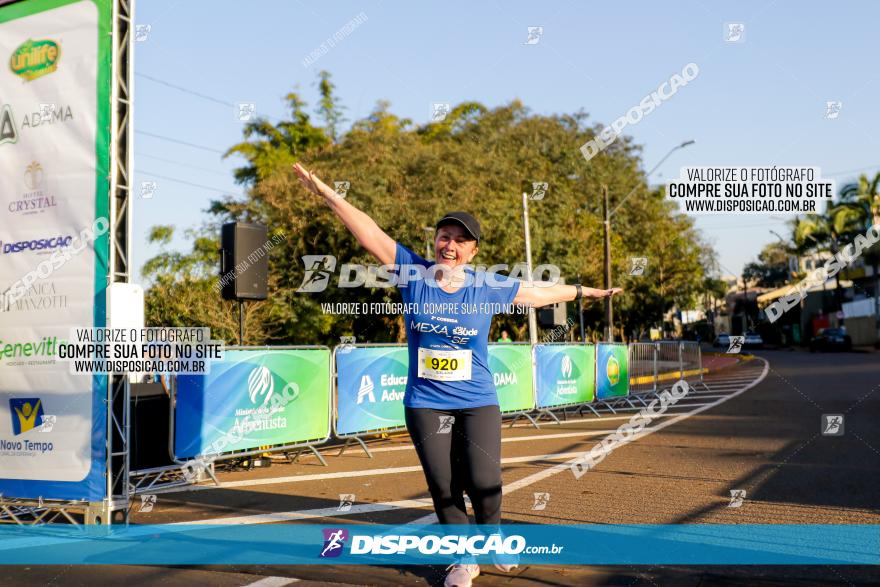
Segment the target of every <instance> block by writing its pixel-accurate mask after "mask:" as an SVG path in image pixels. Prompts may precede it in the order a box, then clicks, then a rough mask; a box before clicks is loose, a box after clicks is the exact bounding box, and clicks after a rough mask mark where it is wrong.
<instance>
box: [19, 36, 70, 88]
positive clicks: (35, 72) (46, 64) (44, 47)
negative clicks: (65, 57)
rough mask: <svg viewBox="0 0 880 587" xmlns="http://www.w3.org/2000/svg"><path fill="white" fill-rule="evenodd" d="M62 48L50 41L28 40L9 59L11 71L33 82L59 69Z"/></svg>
mask: <svg viewBox="0 0 880 587" xmlns="http://www.w3.org/2000/svg"><path fill="white" fill-rule="evenodd" d="M60 58H61V48H60V47H59V46H58V43H56V42H55V41H51V40H49V39H43V40H41V41H34V40H33V39H28V40H27V41H25V42H24V43H22V44H21V45H19V47H18V49H16V50H15V51H13V52H12V57H10V58H9V69H11V70H12V73H14V74H15V75H17V76H19V77H22V78H24V79H25V80H27V81H29V82H30V81H33V80H35V79H37V78H39V77H43V76H44V75H48V74H50V73H52V72H53V71H55V70H56V69H58V60H59V59H60Z"/></svg>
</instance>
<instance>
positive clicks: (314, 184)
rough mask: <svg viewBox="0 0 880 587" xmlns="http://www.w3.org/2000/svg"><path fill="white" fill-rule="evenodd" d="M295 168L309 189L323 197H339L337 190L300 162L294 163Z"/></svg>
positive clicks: (300, 180)
mask: <svg viewBox="0 0 880 587" xmlns="http://www.w3.org/2000/svg"><path fill="white" fill-rule="evenodd" d="M293 170H294V171H295V172H296V175H297V177H298V178H299V182H300V183H301V184H303V185H304V186H305V188H306V189H307V190H309V191H310V192H312V193H313V194H316V195H318V196H321V197H323V198H334V197H337V195H336V192H335V191H334V190H332V189H331V188H330V186H328V185H327V184H326V183H324V182H323V181H321V180H320V179H319V178H318V176H317V175H315V174H314V172H312V171H309V170H308V169H306V168H305V167H303V166H302V165H300V164H299V163H294V164H293Z"/></svg>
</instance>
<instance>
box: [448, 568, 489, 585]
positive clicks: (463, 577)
mask: <svg viewBox="0 0 880 587" xmlns="http://www.w3.org/2000/svg"><path fill="white" fill-rule="evenodd" d="M450 569H452V570H451V571H450ZM446 570H447V571H449V574H447V575H446V580H445V581H444V582H443V585H444V587H471V584H472V583H473V579H475V578H477V577H478V576H479V574H480V565H456V564H452V565H449V566H448V567H446Z"/></svg>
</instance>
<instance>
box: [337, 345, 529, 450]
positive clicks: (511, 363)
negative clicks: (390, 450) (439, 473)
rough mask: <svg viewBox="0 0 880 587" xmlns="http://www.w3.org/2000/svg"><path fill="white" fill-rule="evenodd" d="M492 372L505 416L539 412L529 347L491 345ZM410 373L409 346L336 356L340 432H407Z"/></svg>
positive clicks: (371, 348) (349, 350)
mask: <svg viewBox="0 0 880 587" xmlns="http://www.w3.org/2000/svg"><path fill="white" fill-rule="evenodd" d="M489 369H490V370H491V371H492V379H493V380H494V382H495V389H497V390H498V403H499V405H500V406H501V411H502V412H513V411H519V410H530V409H532V408H534V407H535V401H534V397H533V393H532V357H531V347H529V345H527V344H490V345H489ZM408 370H409V357H408V354H407V347H406V346H403V345H401V346H366V347H351V348H345V349H343V348H342V347H340V348H339V349H337V351H336V376H337V383H336V433H337V434H358V433H360V432H365V431H367V430H381V429H386V428H403V427H405V426H406V421H405V419H404V414H403V394H404V393H405V391H406V380H407V374H408V372H409V371H408Z"/></svg>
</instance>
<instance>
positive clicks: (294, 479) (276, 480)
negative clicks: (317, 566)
mask: <svg viewBox="0 0 880 587" xmlns="http://www.w3.org/2000/svg"><path fill="white" fill-rule="evenodd" d="M580 454H581V453H577V452H563V453H556V454H543V455H527V456H522V457H507V458H503V459H501V464H502V465H508V464H511V463H529V462H532V461H548V460H555V459H568V458H572V457H574V456H578V455H580ZM415 472H419V473H421V472H422V466H421V465H413V466H409V467H386V468H384V469H364V470H361V471H340V472H338V473H316V474H314V475H292V476H289V477H271V478H268V479H246V480H243V481H224V482H223V483H220V485H193V486H191V487H172V488H169V489H168V490H161V489H157V490H155V491H153V493H180V492H183V491H204V490H206V489H229V488H233V487H254V486H257V485H282V484H284V483H299V482H302V481H322V480H324V479H347V478H350V477H374V476H380V475H394V474H397V473H415Z"/></svg>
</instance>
